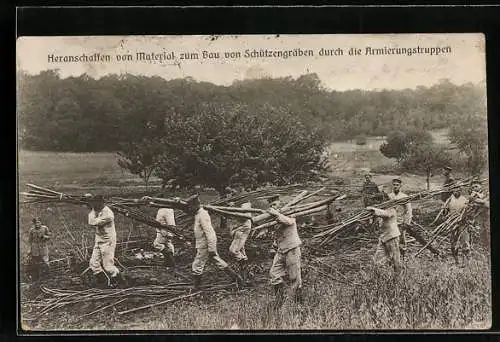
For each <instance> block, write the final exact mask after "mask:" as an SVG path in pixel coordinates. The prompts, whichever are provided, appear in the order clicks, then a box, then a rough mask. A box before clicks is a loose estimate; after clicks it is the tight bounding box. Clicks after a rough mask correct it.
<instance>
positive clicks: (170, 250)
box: [153, 234, 175, 256]
mask: <svg viewBox="0 0 500 342" xmlns="http://www.w3.org/2000/svg"><path fill="white" fill-rule="evenodd" d="M153 247H154V248H155V249H156V250H157V251H159V252H162V253H163V254H170V255H172V256H173V255H175V247H174V244H173V243H172V240H170V239H168V240H165V238H164V237H163V236H162V235H161V234H157V235H156V238H155V240H154V241H153Z"/></svg>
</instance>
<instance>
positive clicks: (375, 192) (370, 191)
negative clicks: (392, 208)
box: [362, 173, 384, 207]
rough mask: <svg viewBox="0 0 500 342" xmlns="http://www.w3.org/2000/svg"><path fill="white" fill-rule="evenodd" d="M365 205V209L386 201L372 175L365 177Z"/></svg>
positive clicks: (368, 174) (363, 191)
mask: <svg viewBox="0 0 500 342" xmlns="http://www.w3.org/2000/svg"><path fill="white" fill-rule="evenodd" d="M362 193H363V204H364V206H365V207H368V206H371V205H374V204H376V203H380V202H382V201H383V200H384V198H383V195H384V194H383V193H382V192H381V191H380V189H379V188H378V186H377V184H375V182H373V180H372V174H371V173H367V174H366V175H365V182H364V183H363V190H362Z"/></svg>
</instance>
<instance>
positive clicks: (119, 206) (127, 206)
mask: <svg viewBox="0 0 500 342" xmlns="http://www.w3.org/2000/svg"><path fill="white" fill-rule="evenodd" d="M27 186H28V187H29V188H30V190H29V191H28V192H23V193H21V194H22V195H24V196H26V197H27V198H28V199H27V201H25V202H24V203H49V202H62V203H70V204H79V205H89V203H88V199H86V198H85V197H81V196H71V195H68V194H64V193H62V192H57V191H54V190H50V189H47V188H43V187H40V186H37V185H34V184H27ZM139 204H140V202H139V201H138V200H131V199H123V198H116V197H115V198H110V199H109V200H107V201H106V205H107V206H108V207H109V208H110V209H112V210H113V211H115V212H117V213H119V214H122V215H124V216H126V217H129V218H131V219H133V220H136V221H139V222H142V223H145V224H146V225H148V226H150V227H153V228H160V229H165V230H167V231H169V232H170V233H172V235H174V237H175V238H177V239H178V240H181V241H186V237H185V236H184V235H182V234H181V233H180V232H179V231H178V230H177V229H175V227H171V226H169V227H165V226H163V225H162V224H161V223H159V222H157V221H156V220H154V219H153V218H151V217H149V216H146V215H144V213H142V212H141V211H140V210H138V209H136V208H133V207H131V206H133V205H139ZM181 205H182V204H181Z"/></svg>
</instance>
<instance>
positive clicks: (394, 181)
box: [392, 178, 403, 184]
mask: <svg viewBox="0 0 500 342" xmlns="http://www.w3.org/2000/svg"><path fill="white" fill-rule="evenodd" d="M392 182H393V183H399V184H401V183H403V181H402V180H401V179H400V178H394V179H393V180H392Z"/></svg>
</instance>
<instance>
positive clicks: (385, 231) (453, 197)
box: [362, 166, 489, 275]
mask: <svg viewBox="0 0 500 342" xmlns="http://www.w3.org/2000/svg"><path fill="white" fill-rule="evenodd" d="M443 170H444V172H443V174H444V177H445V181H444V183H443V187H449V186H452V185H453V184H455V180H454V178H453V177H452V175H451V171H452V170H451V168H450V167H448V166H445V167H444V168H443ZM401 185H402V181H401V179H399V178H395V179H393V180H392V191H391V192H390V193H388V194H386V193H385V192H384V191H382V190H381V189H379V187H378V186H377V184H375V183H374V182H373V180H372V175H371V174H367V175H365V182H364V184H363V190H362V193H363V202H364V204H365V207H366V209H368V210H370V211H371V212H372V213H373V215H374V216H375V217H378V218H379V219H378V220H375V222H377V223H378V226H380V228H381V229H382V233H381V235H380V237H379V243H378V246H377V250H376V252H375V255H374V261H375V263H376V264H383V263H384V262H383V261H384V260H387V261H389V263H390V264H392V266H393V268H394V272H395V274H396V275H397V274H399V273H400V271H401V265H402V263H401V257H403V258H404V255H405V252H406V241H407V239H406V233H407V232H408V231H409V230H410V228H411V227H412V216H413V214H412V206H411V203H410V202H408V203H406V204H404V205H397V206H395V207H393V208H389V209H386V210H382V209H379V208H376V207H374V206H375V205H376V204H379V203H381V202H383V201H386V200H398V199H403V198H407V197H408V195H407V194H405V193H404V192H402V191H401ZM462 192H463V189H461V188H456V190H454V191H453V192H452V193H450V192H443V193H442V196H441V201H442V202H443V206H442V210H441V213H443V214H444V215H443V217H446V216H447V215H453V214H456V213H459V212H461V211H462V210H463V209H464V208H465V207H466V206H467V205H477V206H483V207H484V208H489V201H488V199H487V197H486V195H485V193H484V192H483V190H482V189H481V182H480V181H479V180H473V181H472V183H471V192H470V195H469V196H465V195H464V194H463V193H462ZM474 224H477V222H476V221H475V220H474V219H471V220H469V221H468V222H467V223H466V224H465V225H463V226H460V227H456V228H455V229H452V230H451V233H450V241H451V254H452V256H453V258H454V260H455V262H456V263H457V264H459V263H460V262H459V254H460V253H459V252H460V250H462V251H463V257H464V259H465V258H467V257H468V256H469V254H470V249H471V242H470V228H471V227H472V226H474Z"/></svg>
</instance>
